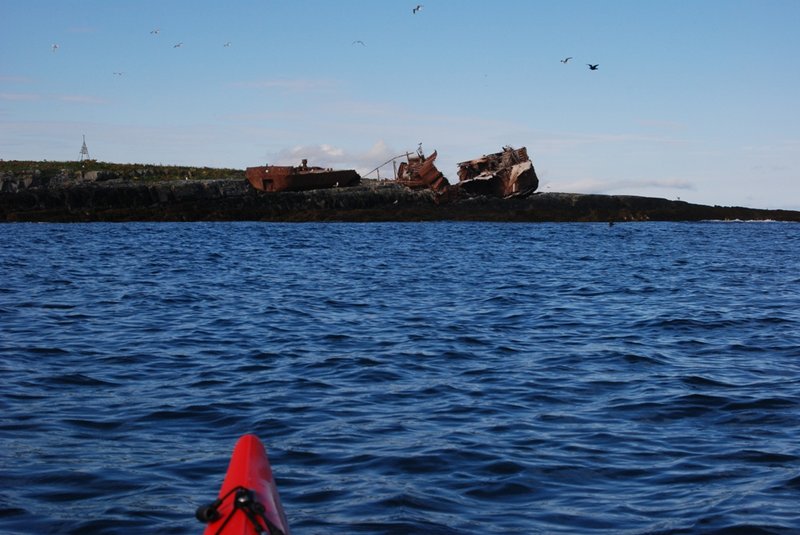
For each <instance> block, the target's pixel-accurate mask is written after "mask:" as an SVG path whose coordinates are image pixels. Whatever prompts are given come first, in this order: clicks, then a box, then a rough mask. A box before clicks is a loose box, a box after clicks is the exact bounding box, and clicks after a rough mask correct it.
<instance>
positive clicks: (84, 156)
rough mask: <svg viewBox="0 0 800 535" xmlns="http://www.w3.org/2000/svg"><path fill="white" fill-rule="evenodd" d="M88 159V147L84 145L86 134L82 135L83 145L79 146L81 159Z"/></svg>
mask: <svg viewBox="0 0 800 535" xmlns="http://www.w3.org/2000/svg"><path fill="white" fill-rule="evenodd" d="M88 159H89V147H87V146H86V136H85V135H84V136H83V146H82V147H81V161H84V160H88Z"/></svg>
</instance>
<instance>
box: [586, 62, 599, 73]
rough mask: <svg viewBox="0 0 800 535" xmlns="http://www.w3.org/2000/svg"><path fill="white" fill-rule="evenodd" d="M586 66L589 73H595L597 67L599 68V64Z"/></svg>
mask: <svg viewBox="0 0 800 535" xmlns="http://www.w3.org/2000/svg"><path fill="white" fill-rule="evenodd" d="M587 65H588V66H589V70H590V71H596V70H597V67H599V66H600V64H599V63H598V64H597V65H592V64H591V63H587Z"/></svg>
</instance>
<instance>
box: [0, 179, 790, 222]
mask: <svg viewBox="0 0 800 535" xmlns="http://www.w3.org/2000/svg"><path fill="white" fill-rule="evenodd" d="M89 173H92V174H88V173H87V172H74V171H73V172H62V173H55V174H53V173H51V174H50V175H49V176H47V177H43V176H42V173H39V175H38V176H37V175H36V174H35V173H30V172H24V173H19V172H17V173H14V172H8V171H5V172H2V173H0V222H92V221H119V222H123V221H295V222H302V221H351V222H361V221H364V222H366V221H447V220H450V221H507V222H547V221H554V222H556V221H558V222H562V221H563V222H567V221H575V222H592V221H594V222H598V221H599V222H624V221H701V220H776V221H797V222H800V211H792V210H765V209H755V208H744V207H722V206H705V205H697V204H691V203H687V202H683V201H670V200H667V199H660V198H653V197H637V196H627V195H624V196H623V195H588V194H576V193H535V194H533V195H530V196H527V197H524V198H509V199H502V198H497V197H484V196H478V197H468V198H460V199H457V200H454V201H451V202H440V199H439V198H437V196H436V195H435V194H434V193H433V192H432V191H429V190H420V191H416V190H411V189H408V188H406V187H403V186H401V185H399V184H396V183H394V182H393V181H377V180H364V181H362V184H361V185H359V186H356V187H348V188H335V189H322V190H314V191H306V192H281V193H269V192H261V191H256V190H254V189H253V188H252V187H250V185H249V184H248V183H247V181H246V180H245V179H244V178H242V177H241V176H233V177H230V178H212V179H202V178H194V177H191V178H190V177H189V176H188V175H187V176H184V177H183V179H176V178H174V177H171V178H169V179H164V178H162V177H160V176H159V175H158V174H156V175H155V176H142V174H141V173H139V175H137V174H136V172H133V174H132V175H131V174H130V173H129V174H125V173H119V172H103V171H95V172H89ZM104 173H105V174H104ZM196 174H198V173H197V172H195V175H196ZM87 175H88V176H87Z"/></svg>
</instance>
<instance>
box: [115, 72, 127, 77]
mask: <svg viewBox="0 0 800 535" xmlns="http://www.w3.org/2000/svg"><path fill="white" fill-rule="evenodd" d="M114 74H116V75H117V76H122V75H123V74H125V73H124V72H114Z"/></svg>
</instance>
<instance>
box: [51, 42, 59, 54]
mask: <svg viewBox="0 0 800 535" xmlns="http://www.w3.org/2000/svg"><path fill="white" fill-rule="evenodd" d="M50 48H51V49H52V50H53V52H55V51H56V50H58V45H57V44H55V43H54V44H53V46H51V47H50Z"/></svg>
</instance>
